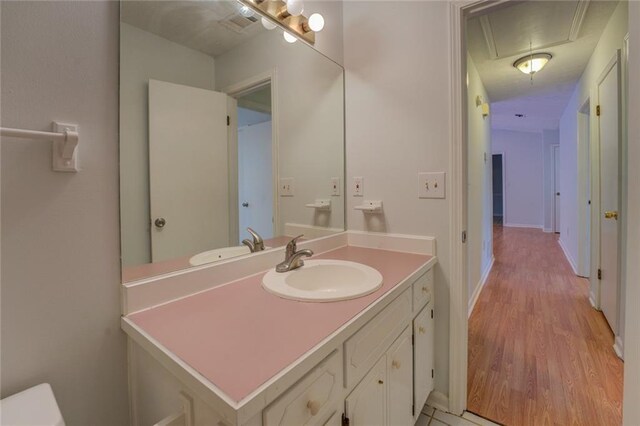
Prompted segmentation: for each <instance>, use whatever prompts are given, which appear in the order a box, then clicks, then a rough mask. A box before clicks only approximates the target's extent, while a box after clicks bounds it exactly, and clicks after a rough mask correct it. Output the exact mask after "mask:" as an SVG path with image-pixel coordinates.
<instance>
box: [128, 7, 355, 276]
mask: <svg viewBox="0 0 640 426" xmlns="http://www.w3.org/2000/svg"><path fill="white" fill-rule="evenodd" d="M241 7H242V5H241V4H240V3H238V2H236V1H226V0H223V1H217V0H214V1H159V2H158V1H124V2H121V19H120V20H121V22H120V39H121V40H120V181H121V182H120V200H121V206H120V210H121V240H122V270H123V281H124V282H130V281H135V280H139V279H143V278H148V277H150V276H154V275H160V274H165V273H168V272H172V271H176V270H181V269H186V268H189V267H193V266H197V265H202V264H208V263H211V262H217V261H221V260H224V259H228V258H230V257H236V256H243V255H250V254H251V253H252V252H255V251H259V250H260V249H261V248H262V246H263V247H264V248H265V249H269V248H273V247H279V246H282V245H284V244H286V242H287V241H288V239H289V238H290V237H293V236H296V235H299V234H304V235H305V238H309V239H310V238H317V237H321V236H325V235H330V234H332V233H336V232H341V231H343V230H344V227H345V220H344V217H345V214H344V188H343V185H344V70H343V68H342V67H341V66H340V65H338V64H336V63H335V62H333V61H331V60H330V59H328V58H327V57H325V56H324V55H322V54H320V53H319V52H317V51H316V50H315V49H313V48H312V47H311V46H309V45H307V44H305V43H303V42H302V41H297V42H295V43H288V42H287V41H285V39H284V38H283V33H282V30H281V29H279V28H276V29H273V30H267V29H266V28H265V27H264V26H263V25H262V23H261V19H260V16H258V15H250V16H245V15H247V14H246V13H244V14H243V13H241ZM319 36H321V34H320V35H319ZM249 228H250V229H251V230H252V232H250V231H249V230H248V229H249ZM260 240H262V241H263V243H262V244H256V241H260Z"/></svg>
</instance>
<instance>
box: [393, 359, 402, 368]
mask: <svg viewBox="0 0 640 426" xmlns="http://www.w3.org/2000/svg"><path fill="white" fill-rule="evenodd" d="M391 366H392V367H393V368H395V369H399V368H400V361H398V360H395V359H394V360H393V361H392V362H391Z"/></svg>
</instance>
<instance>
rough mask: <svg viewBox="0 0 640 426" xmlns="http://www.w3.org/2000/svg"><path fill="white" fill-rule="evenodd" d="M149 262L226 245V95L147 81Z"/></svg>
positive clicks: (227, 232)
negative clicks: (149, 212)
mask: <svg viewBox="0 0 640 426" xmlns="http://www.w3.org/2000/svg"><path fill="white" fill-rule="evenodd" d="M149 202H150V211H151V259H152V262H158V261H162V260H167V259H173V258H177V257H183V256H188V255H191V254H194V253H198V252H201V251H206V250H210V249H212V248H218V247H225V246H228V245H229V198H228V171H227V95H225V94H223V93H219V92H214V91H212V90H205V89H199V88H195V87H189V86H183V85H180V84H173V83H166V82H163V81H157V80H149Z"/></svg>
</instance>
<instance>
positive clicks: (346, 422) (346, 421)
mask: <svg viewBox="0 0 640 426" xmlns="http://www.w3.org/2000/svg"><path fill="white" fill-rule="evenodd" d="M342 426H349V417H347V415H346V414H345V413H342Z"/></svg>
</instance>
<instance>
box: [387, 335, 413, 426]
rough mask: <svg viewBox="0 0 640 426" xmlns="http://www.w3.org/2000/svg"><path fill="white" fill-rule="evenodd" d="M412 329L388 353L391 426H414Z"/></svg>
mask: <svg viewBox="0 0 640 426" xmlns="http://www.w3.org/2000/svg"><path fill="white" fill-rule="evenodd" d="M411 331H412V330H411V327H407V328H405V330H404V331H403V332H402V334H400V337H398V339H397V340H396V341H395V342H394V343H393V345H391V347H390V348H389V351H388V352H387V380H388V390H387V413H388V415H389V418H388V424H389V425H390V426H412V425H413V410H412V405H413V351H412V345H411V334H412V333H411Z"/></svg>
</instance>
